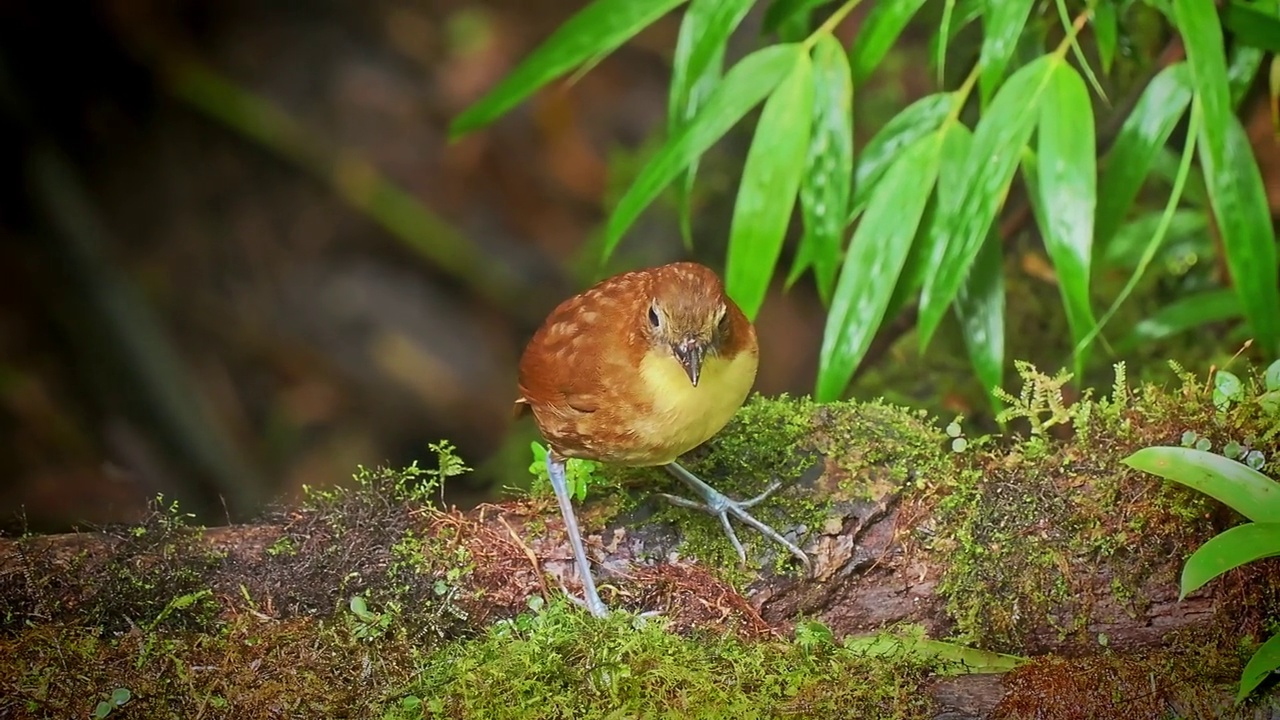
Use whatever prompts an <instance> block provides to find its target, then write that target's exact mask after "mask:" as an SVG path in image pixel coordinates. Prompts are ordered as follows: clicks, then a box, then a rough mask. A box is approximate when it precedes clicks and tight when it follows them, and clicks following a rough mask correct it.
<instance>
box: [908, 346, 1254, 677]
mask: <svg viewBox="0 0 1280 720" xmlns="http://www.w3.org/2000/svg"><path fill="white" fill-rule="evenodd" d="M1019 371H1020V374H1021V375H1022V378H1023V381H1024V383H1026V384H1027V385H1028V386H1029V387H1028V388H1027V389H1025V390H1024V392H1023V393H1022V394H1021V395H1020V396H1019V397H1018V398H1013V396H1011V395H1006V398H1010V399H1013V400H1014V401H1016V402H1015V403H1014V405H1013V409H1014V412H1013V415H1014V416H1016V417H1018V418H1022V419H1025V420H1026V421H1027V422H1028V423H1029V424H1030V426H1031V428H1032V435H1031V436H1030V437H1027V438H1024V439H1021V440H1017V441H1015V442H1013V443H1011V444H1009V445H1006V446H1003V447H998V446H996V445H995V443H992V442H989V441H986V442H984V443H981V444H980V445H981V446H982V448H981V450H980V451H978V452H970V453H966V454H964V455H957V456H955V461H956V467H955V469H954V471H953V472H952V473H951V474H950V477H949V478H947V479H946V480H945V481H944V482H941V483H938V484H936V485H935V486H934V487H933V488H932V490H931V492H929V493H925V494H923V495H921V496H920V497H919V498H917V501H918V502H921V503H922V504H923V505H924V506H925V507H923V508H922V509H921V510H920V511H921V512H923V513H932V514H933V515H934V517H935V518H936V521H937V524H936V527H935V528H934V531H935V532H934V534H933V538H932V539H930V540H928V541H927V545H928V547H929V548H930V550H931V551H932V552H934V553H936V554H939V555H942V556H945V557H946V558H947V563H946V570H945V571H944V574H943V577H942V579H941V581H940V583H939V585H938V592H939V593H940V594H942V595H944V596H945V597H946V598H947V610H948V612H949V614H950V615H951V617H952V618H953V620H954V621H955V623H956V626H957V631H958V635H959V637H960V638H961V639H962V640H964V641H966V642H973V643H977V644H980V645H982V646H983V647H989V648H992V649H997V650H1006V651H1012V652H1025V651H1033V652H1034V651H1036V650H1037V649H1038V648H1040V647H1043V646H1044V645H1046V644H1049V643H1057V642H1059V641H1062V640H1067V639H1072V640H1074V642H1075V643H1076V644H1077V646H1078V647H1080V648H1082V649H1083V648H1088V647H1091V646H1093V645H1095V644H1096V643H1097V642H1100V640H1099V639H1098V638H1095V637H1092V636H1091V635H1090V634H1089V633H1088V632H1086V629H1087V627H1088V626H1089V622H1090V620H1091V619H1092V617H1093V611H1094V605H1095V603H1097V602H1098V601H1100V600H1103V599H1107V596H1108V595H1109V596H1110V598H1109V599H1110V600H1111V601H1113V602H1114V603H1115V604H1117V605H1118V606H1119V607H1121V608H1127V609H1128V611H1129V612H1130V614H1131V615H1133V616H1138V615H1140V614H1141V613H1143V612H1145V606H1146V605H1147V604H1148V603H1149V602H1150V601H1149V599H1148V598H1146V597H1144V595H1143V590H1142V588H1144V587H1151V586H1153V585H1156V586H1161V585H1163V586H1167V587H1170V588H1174V587H1176V586H1177V577H1178V573H1179V572H1180V570H1181V563H1182V560H1183V559H1184V558H1185V557H1186V555H1187V554H1188V553H1189V552H1190V549H1191V548H1195V547H1197V546H1198V545H1199V544H1201V543H1202V542H1203V541H1204V540H1205V539H1207V538H1208V537H1209V536H1210V535H1212V534H1213V531H1214V527H1215V525H1219V526H1220V525H1221V524H1222V521H1223V518H1222V517H1221V514H1220V513H1218V512H1217V511H1216V510H1215V505H1214V503H1213V502H1212V501H1211V500H1209V499H1208V498H1207V497H1206V496H1204V495H1202V494H1199V493H1195V492H1193V491H1190V490H1188V489H1186V488H1184V487H1182V486H1179V485H1176V484H1174V483H1167V482H1164V481H1162V480H1160V479H1159V478H1154V477H1151V476H1148V475H1145V474H1142V473H1137V472H1134V471H1131V470H1129V469H1128V468H1127V467H1126V466H1125V465H1123V464H1122V463H1121V462H1120V461H1121V460H1122V459H1123V458H1124V457H1126V456H1127V455H1129V454H1130V453H1132V452H1134V451H1135V450H1137V449H1139V448H1141V447H1146V446H1149V445H1177V444H1178V443H1179V438H1180V437H1181V436H1182V435H1183V433H1184V432H1186V431H1188V430H1190V431H1193V432H1195V433H1197V434H1198V435H1199V436H1204V437H1212V438H1215V441H1217V442H1222V440H1221V439H1222V438H1228V437H1245V436H1248V437H1251V438H1259V437H1262V435H1263V432H1262V430H1263V428H1262V427H1259V426H1257V425H1256V424H1255V423H1256V419H1257V414H1256V412H1255V411H1254V410H1253V409H1252V408H1247V409H1246V408H1243V407H1242V408H1240V409H1232V410H1229V411H1226V412H1223V411H1220V410H1218V409H1216V408H1214V407H1213V404H1212V402H1211V400H1210V398H1209V397H1208V396H1207V393H1206V391H1205V390H1204V385H1203V383H1201V382H1200V381H1198V380H1197V379H1195V378H1193V377H1191V376H1189V375H1185V374H1184V375H1183V376H1182V378H1181V380H1182V386H1181V387H1180V388H1179V389H1177V390H1174V391H1172V392H1170V391H1168V390H1165V389H1163V388H1158V387H1155V386H1152V385H1146V386H1144V387H1142V388H1141V389H1139V390H1137V391H1131V390H1130V389H1129V388H1127V387H1126V386H1125V382H1124V369H1123V366H1119V367H1118V368H1117V382H1116V386H1115V389H1114V390H1113V393H1112V396H1111V397H1110V398H1107V399H1102V400H1093V399H1091V398H1090V397H1088V396H1087V395H1086V397H1084V398H1083V399H1082V400H1080V401H1079V402H1077V403H1075V404H1074V405H1069V406H1068V405H1066V404H1065V403H1063V402H1062V400H1061V396H1060V392H1061V387H1062V382H1061V381H1062V377H1061V376H1058V377H1049V376H1046V375H1044V374H1041V373H1039V372H1038V371H1036V370H1035V369H1034V368H1032V367H1030V366H1028V365H1025V364H1021V365H1020V366H1019ZM1050 428H1052V429H1053V432H1054V433H1056V434H1058V435H1059V436H1060V438H1061V439H1060V440H1059V441H1056V442H1055V441H1052V440H1050V438H1049V434H1050V433H1049V432H1048V431H1049V429H1050ZM1264 449H1265V450H1267V451H1268V452H1269V453H1273V452H1274V451H1275V448H1274V446H1271V447H1267V448H1264ZM1009 598H1018V602H1017V603H1016V605H1014V604H1010V603H1009V602H1008V599H1009ZM1272 610H1274V608H1273V609H1272ZM1223 620H1224V621H1225V620H1227V619H1225V618H1224V619H1223ZM1238 621H1239V618H1236V619H1234V620H1232V621H1231V622H1233V623H1234V622H1238ZM1046 629H1048V630H1049V631H1051V632H1056V635H1057V637H1056V638H1051V637H1044V636H1036V635H1035V633H1037V632H1043V631H1044V630H1046Z"/></svg>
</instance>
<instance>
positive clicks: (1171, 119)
mask: <svg viewBox="0 0 1280 720" xmlns="http://www.w3.org/2000/svg"><path fill="white" fill-rule="evenodd" d="M1190 102H1191V69H1190V68H1189V67H1187V65H1186V64H1185V63H1178V64H1176V65H1170V66H1169V67H1167V68H1165V69H1164V70H1161V71H1160V73H1159V74H1158V75H1156V76H1155V77H1154V78H1153V79H1152V80H1151V82H1150V83H1149V84H1148V85H1147V87H1146V89H1145V90H1143V91H1142V96H1141V97H1139V98H1138V102H1137V104H1136V105H1134V108H1133V111H1132V112H1131V113H1129V116H1128V117H1127V118H1125V121H1124V124H1123V125H1122V126H1121V127H1120V132H1119V134H1118V135H1117V136H1116V140H1115V143H1114V144H1113V145H1112V146H1111V151H1110V152H1108V153H1107V158H1106V161H1105V168H1104V170H1103V171H1102V177H1101V178H1100V179H1099V181H1098V220H1097V231H1096V240H1095V242H1096V244H1097V245H1098V246H1099V247H1100V248H1104V247H1106V246H1107V244H1108V243H1109V242H1110V241H1111V238H1112V237H1113V236H1114V235H1115V233H1116V230H1117V229H1118V228H1119V227H1120V225H1121V224H1122V223H1123V222H1124V218H1125V214H1126V213H1127V212H1128V211H1129V207H1130V206H1132V205H1133V201H1134V199H1135V198H1137V197H1138V191H1139V190H1141V189H1142V183H1143V181H1144V180H1146V178H1147V175H1148V174H1149V173H1150V172H1151V168H1152V164H1153V163H1154V162H1155V160H1156V157H1157V156H1158V155H1159V153H1160V151H1161V149H1162V148H1164V145H1165V143H1166V142H1167V141H1168V140H1169V136H1170V135H1171V134H1172V133H1173V129H1174V127H1176V126H1177V124H1178V120H1179V119H1181V118H1182V115H1183V113H1184V112H1185V111H1186V109H1187V104H1188V103H1190Z"/></svg>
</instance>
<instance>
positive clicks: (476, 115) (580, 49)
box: [449, 0, 684, 138]
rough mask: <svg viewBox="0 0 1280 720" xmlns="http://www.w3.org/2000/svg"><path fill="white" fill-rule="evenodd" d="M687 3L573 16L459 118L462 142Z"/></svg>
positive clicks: (616, 7) (609, 2) (665, 1)
mask: <svg viewBox="0 0 1280 720" xmlns="http://www.w3.org/2000/svg"><path fill="white" fill-rule="evenodd" d="M682 2H684V0H596V2H593V3H591V4H590V5H588V6H587V7H585V8H583V9H582V10H581V11H579V12H578V14H576V15H574V16H573V17H571V18H569V19H568V20H566V21H565V22H564V24H563V25H561V26H560V27H559V28H558V29H557V30H556V31H555V32H554V33H552V35H551V37H549V38H547V40H546V41H545V42H543V43H542V44H541V45H539V46H538V47H537V48H536V49H535V50H534V51H533V52H532V53H530V54H529V57H527V58H525V59H524V60H523V61H522V62H521V63H520V64H519V65H517V66H516V67H515V69H514V70H512V71H511V73H510V74H508V75H507V76H506V77H505V78H504V79H503V80H502V82H500V83H498V86H497V87H495V88H494V89H492V90H490V91H489V92H488V94H486V95H485V96H484V97H482V98H480V100H478V101H476V102H475V103H474V104H472V105H471V106H470V107H468V108H467V109H466V110H464V111H463V112H462V114H461V115H459V116H458V117H456V118H454V120H453V122H452V123H450V126H449V136H450V137H451V138H457V137H458V136H460V135H462V134H463V133H466V132H468V131H471V130H475V129H476V128H479V127H482V126H484V125H488V124H489V123H491V122H493V121H494V120H496V119H497V118H498V117H500V116H502V115H504V114H505V113H506V112H507V111H508V110H510V109H511V108H513V107H515V106H516V105H518V104H520V103H521V102H522V101H523V100H524V99H525V98H527V97H528V96H529V95H531V94H532V93H533V92H534V91H535V90H537V89H538V88H540V87H542V86H543V85H546V84H547V83H549V82H551V81H552V80H554V79H556V78H557V77H560V76H561V75H563V74H565V73H566V72H568V71H569V70H571V69H573V68H575V67H577V66H578V65H581V64H583V63H585V62H588V61H590V60H591V59H592V58H599V57H602V56H604V55H607V54H608V53H610V52H612V51H613V50H615V49H617V47H618V46H619V45H621V44H622V43H624V42H626V41H627V40H628V39H630V38H631V37H632V36H634V35H635V34H636V33H638V32H640V31H641V30H643V29H644V28H646V27H648V26H649V25H651V24H652V23H654V22H655V21H657V19H658V18H660V17H662V16H663V15H666V14H667V13H668V12H670V11H671V10H672V9H674V8H675V7H676V6H678V5H680V4H681V3H682Z"/></svg>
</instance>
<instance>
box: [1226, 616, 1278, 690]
mask: <svg viewBox="0 0 1280 720" xmlns="http://www.w3.org/2000/svg"><path fill="white" fill-rule="evenodd" d="M1277 668H1280V633H1277V634H1275V635H1272V636H1271V639H1270V640H1268V641H1266V642H1264V643H1262V645H1261V646H1259V647H1258V649H1257V650H1256V651H1255V652H1254V653H1253V657H1251V658H1249V662H1248V664H1246V665H1245V666H1244V672H1242V673H1240V690H1239V691H1238V692H1236V703H1237V704H1239V703H1240V702H1242V701H1243V700H1244V699H1245V698H1246V697H1248V696H1249V693H1251V692H1253V691H1254V689H1255V688H1257V687H1258V686H1259V685H1261V684H1262V681H1263V680H1266V679H1267V678H1268V677H1270V676H1271V673H1273V672H1275V671H1276V669H1277Z"/></svg>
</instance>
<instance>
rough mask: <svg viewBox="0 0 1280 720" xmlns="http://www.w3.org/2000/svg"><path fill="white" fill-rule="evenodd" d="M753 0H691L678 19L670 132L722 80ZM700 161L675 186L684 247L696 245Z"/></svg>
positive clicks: (690, 115)
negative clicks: (728, 51) (694, 204)
mask: <svg viewBox="0 0 1280 720" xmlns="http://www.w3.org/2000/svg"><path fill="white" fill-rule="evenodd" d="M752 2H753V0H691V2H690V3H689V7H688V8H687V9H686V10H685V13H684V18H683V19H682V20H681V22H680V34H679V36H678V37H677V39H676V51H675V56H674V58H673V61H672V69H671V91H670V94H669V96H668V101H667V135H668V136H671V135H675V134H676V133H678V132H680V130H682V129H683V128H684V126H685V124H687V123H688V122H689V120H690V119H692V118H693V117H694V116H695V115H696V114H697V112H698V109H699V108H700V107H702V103H703V102H704V101H705V100H706V98H707V96H708V95H710V94H711V91H712V90H713V89H715V86H716V84H717V83H719V82H720V76H721V74H722V72H723V69H724V51H725V46H726V45H727V44H728V42H729V36H730V35H731V34H733V31H734V30H735V29H736V28H737V27H738V24H739V23H741V22H742V18H743V17H745V16H746V14H747V11H748V10H750V9H751V5H752ZM697 172H698V160H697V159H696V158H695V159H694V160H693V161H692V162H691V163H689V169H688V170H687V171H686V172H685V174H684V179H683V181H682V182H681V183H680V184H678V185H677V186H676V188H677V191H678V197H677V204H678V205H679V208H680V210H679V212H680V231H681V234H682V235H683V236H684V241H685V246H686V247H691V246H692V244H693V228H692V221H691V208H690V196H691V194H692V191H693V181H694V178H695V176H696V175H697Z"/></svg>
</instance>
